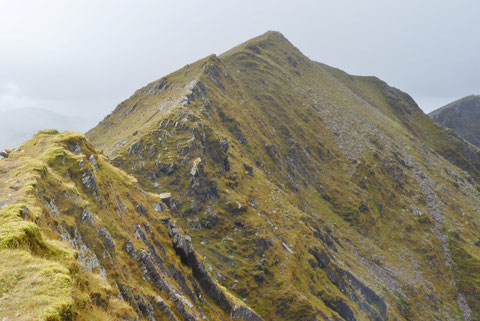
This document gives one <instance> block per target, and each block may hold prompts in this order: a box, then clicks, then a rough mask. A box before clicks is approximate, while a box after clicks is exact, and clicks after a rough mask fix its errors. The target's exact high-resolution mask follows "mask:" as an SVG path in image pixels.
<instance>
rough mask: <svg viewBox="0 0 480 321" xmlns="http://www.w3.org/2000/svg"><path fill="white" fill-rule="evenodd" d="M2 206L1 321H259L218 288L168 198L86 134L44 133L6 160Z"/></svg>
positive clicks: (0, 183)
mask: <svg viewBox="0 0 480 321" xmlns="http://www.w3.org/2000/svg"><path fill="white" fill-rule="evenodd" d="M0 199H1V200H2V201H1V203H0V208H1V209H0V317H1V319H2V320H139V319H142V320H200V319H202V318H206V319H209V320H230V319H231V318H236V319H244V320H261V319H260V318H259V317H258V316H257V315H256V314H255V313H254V312H253V311H251V310H250V309H248V308H247V307H246V306H244V304H243V303H240V301H239V300H238V299H237V298H235V297H234V296H232V295H231V294H230V293H228V292H227V291H225V290H223V289H222V288H221V287H220V286H219V285H217V284H216V283H215V282H214V281H213V279H212V278H211V276H210V275H209V274H208V272H207V270H206V268H205V266H204V265H203V263H202V260H201V258H200V257H199V256H198V254H196V252H195V250H194V248H193V247H192V245H191V241H190V239H189V237H188V236H187V235H185V234H183V232H181V231H180V230H179V229H178V228H177V227H176V223H175V222H174V221H173V220H171V216H169V209H168V200H169V199H168V197H166V196H165V195H157V194H151V193H147V192H145V191H143V190H141V189H140V188H139V187H138V185H137V183H136V179H135V178H133V177H131V176H128V175H127V174H125V173H124V172H122V171H121V170H119V169H117V168H115V167H113V166H112V165H110V164H109V163H108V161H107V160H106V158H105V157H104V156H102V155H100V154H98V153H97V152H96V151H95V150H94V149H93V147H92V145H91V144H90V143H89V142H88V141H87V140H86V139H85V137H84V136H83V135H81V134H77V133H73V132H66V133H63V134H59V133H58V132H56V131H43V132H39V133H38V134H36V135H35V137H34V138H33V139H32V140H30V141H28V142H26V143H24V144H23V145H22V146H20V148H19V149H18V150H17V151H14V152H13V153H11V154H10V156H9V157H8V158H6V159H3V160H0ZM165 202H166V203H165ZM182 261H185V263H182Z"/></svg>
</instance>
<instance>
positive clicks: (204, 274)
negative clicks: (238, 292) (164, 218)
mask: <svg viewBox="0 0 480 321" xmlns="http://www.w3.org/2000/svg"><path fill="white" fill-rule="evenodd" d="M167 224H168V231H169V235H170V237H171V238H172V243H173V248H174V249H175V251H176V253H177V255H178V256H180V258H181V260H182V262H183V263H185V264H186V265H188V266H189V267H190V268H191V269H192V273H193V276H194V277H195V278H196V279H197V280H198V282H199V283H200V286H201V288H202V289H203V291H205V293H206V294H207V295H208V296H209V297H210V298H211V299H212V300H213V301H214V302H215V304H216V305H218V306H219V307H220V308H221V309H222V310H223V311H225V312H226V313H227V314H229V315H231V316H232V317H233V318H237V319H243V320H245V321H250V320H251V321H261V320H263V319H262V318H261V317H260V316H258V315H257V314H256V313H255V312H253V311H252V310H250V309H249V308H247V307H244V306H236V305H235V304H234V303H233V302H232V300H231V299H230V298H228V296H227V295H226V294H225V292H223V290H222V289H221V288H220V287H219V286H218V285H217V284H216V283H215V281H214V280H213V279H212V277H211V276H210V275H209V273H208V271H207V270H206V268H205V266H204V264H203V262H202V261H200V259H199V257H198V255H197V254H196V252H195V249H194V247H193V245H192V240H191V238H190V236H188V235H184V234H182V232H180V230H179V229H178V228H177V227H176V224H175V223H174V222H168V223H167Z"/></svg>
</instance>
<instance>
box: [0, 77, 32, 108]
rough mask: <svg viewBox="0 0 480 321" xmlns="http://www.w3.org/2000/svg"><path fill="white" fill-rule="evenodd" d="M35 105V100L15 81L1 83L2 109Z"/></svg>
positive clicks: (0, 105)
mask: <svg viewBox="0 0 480 321" xmlns="http://www.w3.org/2000/svg"><path fill="white" fill-rule="evenodd" d="M31 107H35V102H34V101H33V100H32V99H31V98H29V97H28V96H26V95H25V94H24V93H23V92H22V90H21V89H20V87H19V86H18V85H17V84H16V83H15V82H13V81H8V82H6V83H4V84H1V85H0V111H2V112H3V111H7V110H11V109H18V108H31Z"/></svg>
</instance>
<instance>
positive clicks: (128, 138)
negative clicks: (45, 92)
mask: <svg viewBox="0 0 480 321" xmlns="http://www.w3.org/2000/svg"><path fill="white" fill-rule="evenodd" d="M479 186H480V152H479V151H478V149H477V148H475V147H474V146H473V145H471V144H469V143H468V142H466V141H465V140H463V139H461V138H459V137H458V136H457V135H456V134H455V133H453V132H452V131H451V130H447V129H445V128H444V127H442V126H440V125H438V124H436V123H435V122H434V121H432V119H430V118H429V117H428V116H427V115H425V114H424V113H423V112H422V111H421V110H420V108H419V107H418V106H417V104H416V103H415V101H414V100H413V99H412V98H411V97H410V96H409V95H408V94H406V93H404V92H402V91H400V90H398V89H396V88H393V87H390V86H389V85H388V84H386V83H385V82H384V81H382V80H380V79H378V78H376V77H360V76H352V75H349V74H347V73H345V72H343V71H341V70H339V69H336V68H332V67H329V66H327V65H324V64H321V63H318V62H315V61H312V60H310V59H308V58H307V57H306V56H305V55H303V54H302V53H301V52H300V51H299V50H298V49H297V48H296V47H295V46H293V45H292V44H291V43H290V42H289V41H288V40H287V39H286V38H285V37H284V36H283V35H281V34H280V33H278V32H271V31H270V32H267V33H265V34H263V35H261V36H259V37H257V38H254V39H251V40H249V41H247V42H245V43H243V44H240V45H238V46H237V47H235V48H233V49H231V50H229V51H227V52H226V53H223V54H221V55H218V56H216V55H211V56H208V57H206V58H204V59H201V60H199V61H196V62H194V63H192V64H189V65H187V66H185V67H184V68H182V69H180V70H178V71H176V72H174V73H172V74H170V75H167V76H165V77H162V78H160V79H159V80H156V81H154V82H152V83H150V84H148V85H146V86H144V87H143V88H140V89H139V90H137V91H136V92H135V93H134V94H133V95H132V96H131V97H130V98H129V99H127V100H125V101H124V102H122V103H120V104H119V105H118V106H117V107H116V108H115V110H114V111H113V112H112V113H111V114H110V115H108V116H107V117H105V119H104V120H103V121H102V122H100V123H99V124H98V125H97V126H96V127H95V128H93V129H91V130H90V131H89V132H88V133H87V134H86V135H85V136H84V135H81V134H78V133H73V132H66V133H58V132H57V131H54V130H47V131H42V132H39V133H38V134H36V135H35V136H34V137H33V138H32V139H31V140H29V141H27V142H26V143H24V144H22V145H21V146H20V147H19V148H18V149H17V150H16V151H13V152H12V153H11V154H10V155H9V156H8V158H6V159H1V160H0V316H1V317H3V318H4V319H6V320H38V319H40V320H67V321H69V320H99V321H100V320H125V321H134V320H135V321H136V320H149V321H154V320H171V321H177V320H178V321H180V320H185V321H197V320H198V321H200V320H212V321H221V320H231V321H235V320H244V321H262V320H266V321H287V320H288V321H289V320H295V321H296V320H302V321H303V320H305V321H321V320H328V321H342V320H343V321H357V320H358V321H370V320H375V321H390V320H392V321H393V320H465V321H473V320H480V232H479V227H480V189H479ZM1 317H0V319H1Z"/></svg>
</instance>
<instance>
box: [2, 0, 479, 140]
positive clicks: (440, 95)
mask: <svg viewBox="0 0 480 321" xmlns="http://www.w3.org/2000/svg"><path fill="white" fill-rule="evenodd" d="M479 13H480V1H476V0H471V1H467V0H456V1H453V0H451V1H447V0H445V1H441V0H436V1H433V0H432V1H430V0H403V1H398V0H395V1H390V0H376V1H374V0H370V1H362V0H350V1H346V0H343V1H339V0H335V1H333V0H328V1H327V0H325V1H324V0H312V1H307V0H295V1H282V0H276V1H273V0H272V1H267V0H254V1H251V0H241V1H228V0H216V1H213V0H202V1H198V0H191V1H181V0H175V1H174V0H171V1H142V0H136V1H133V0H131V1H122V0H111V1H107V0H102V1H98V0H97V1H93V0H92V1H88V0H78V1H74V0H69V1H65V0H58V1H50V0H43V1H38V0H32V1H23V0H16V1H11V0H8V1H7V0H0V148H5V147H15V146H16V145H18V144H19V143H20V142H22V141H23V140H25V139H28V138H30V137H31V136H32V134H33V133H34V132H35V131H37V130H39V129H42V128H58V129H60V130H67V129H72V130H77V131H80V132H85V131H86V130H88V129H90V128H91V127H93V126H95V125H96V124H97V123H98V122H99V121H100V120H101V119H103V117H105V116H106V115H107V114H108V113H110V112H111V111H112V110H113V108H114V107H115V106H116V105H117V104H118V103H120V102H121V101H122V100H124V99H126V98H128V97H129V96H130V95H131V94H132V93H133V92H134V91H135V90H136V89H138V88H139V87H141V86H143V85H145V84H146V83H148V82H150V81H153V80H155V79H158V78H160V77H162V76H164V75H166V74H168V73H170V72H172V71H175V70H176V69H178V68H180V67H182V66H184V65H186V64H188V63H190V62H193V61H195V60H198V59H200V58H203V57H205V56H207V55H209V54H211V53H215V54H220V53H222V52H223V51H226V50H228V49H229V48H231V47H234V46H235V45H237V44H239V43H241V42H243V41H245V40H248V39H250V38H252V37H255V36H257V35H260V34H262V33H264V32H265V31H267V30H277V31H280V32H281V33H283V35H284V36H285V37H287V38H288V39H289V40H290V41H291V42H292V43H293V44H294V45H295V46H297V47H298V48H299V49H300V50H301V51H302V52H303V53H304V54H306V55H307V56H308V57H310V58H311V59H313V60H316V61H319V62H323V63H326V64H328V65H331V66H334V67H338V68H340V69H343V70H345V71H346V72H348V73H351V74H356V75H375V76H377V77H379V78H381V79H383V80H385V81H387V82H388V83H389V84H390V85H392V86H395V87H397V88H399V89H402V90H404V91H406V92H408V93H409V94H410V95H412V96H413V98H414V99H415V100H416V101H417V103H418V104H419V105H420V107H421V108H422V109H423V110H424V111H425V112H429V111H431V110H433V109H435V108H437V107H440V106H443V105H445V104H447V103H449V102H451V101H453V100H456V99H458V98H461V97H463V96H466V95H470V94H478V93H479V92H480V42H479V41H478V40H479V38H478V37H479V36H478V35H479V32H480V14H479Z"/></svg>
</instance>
